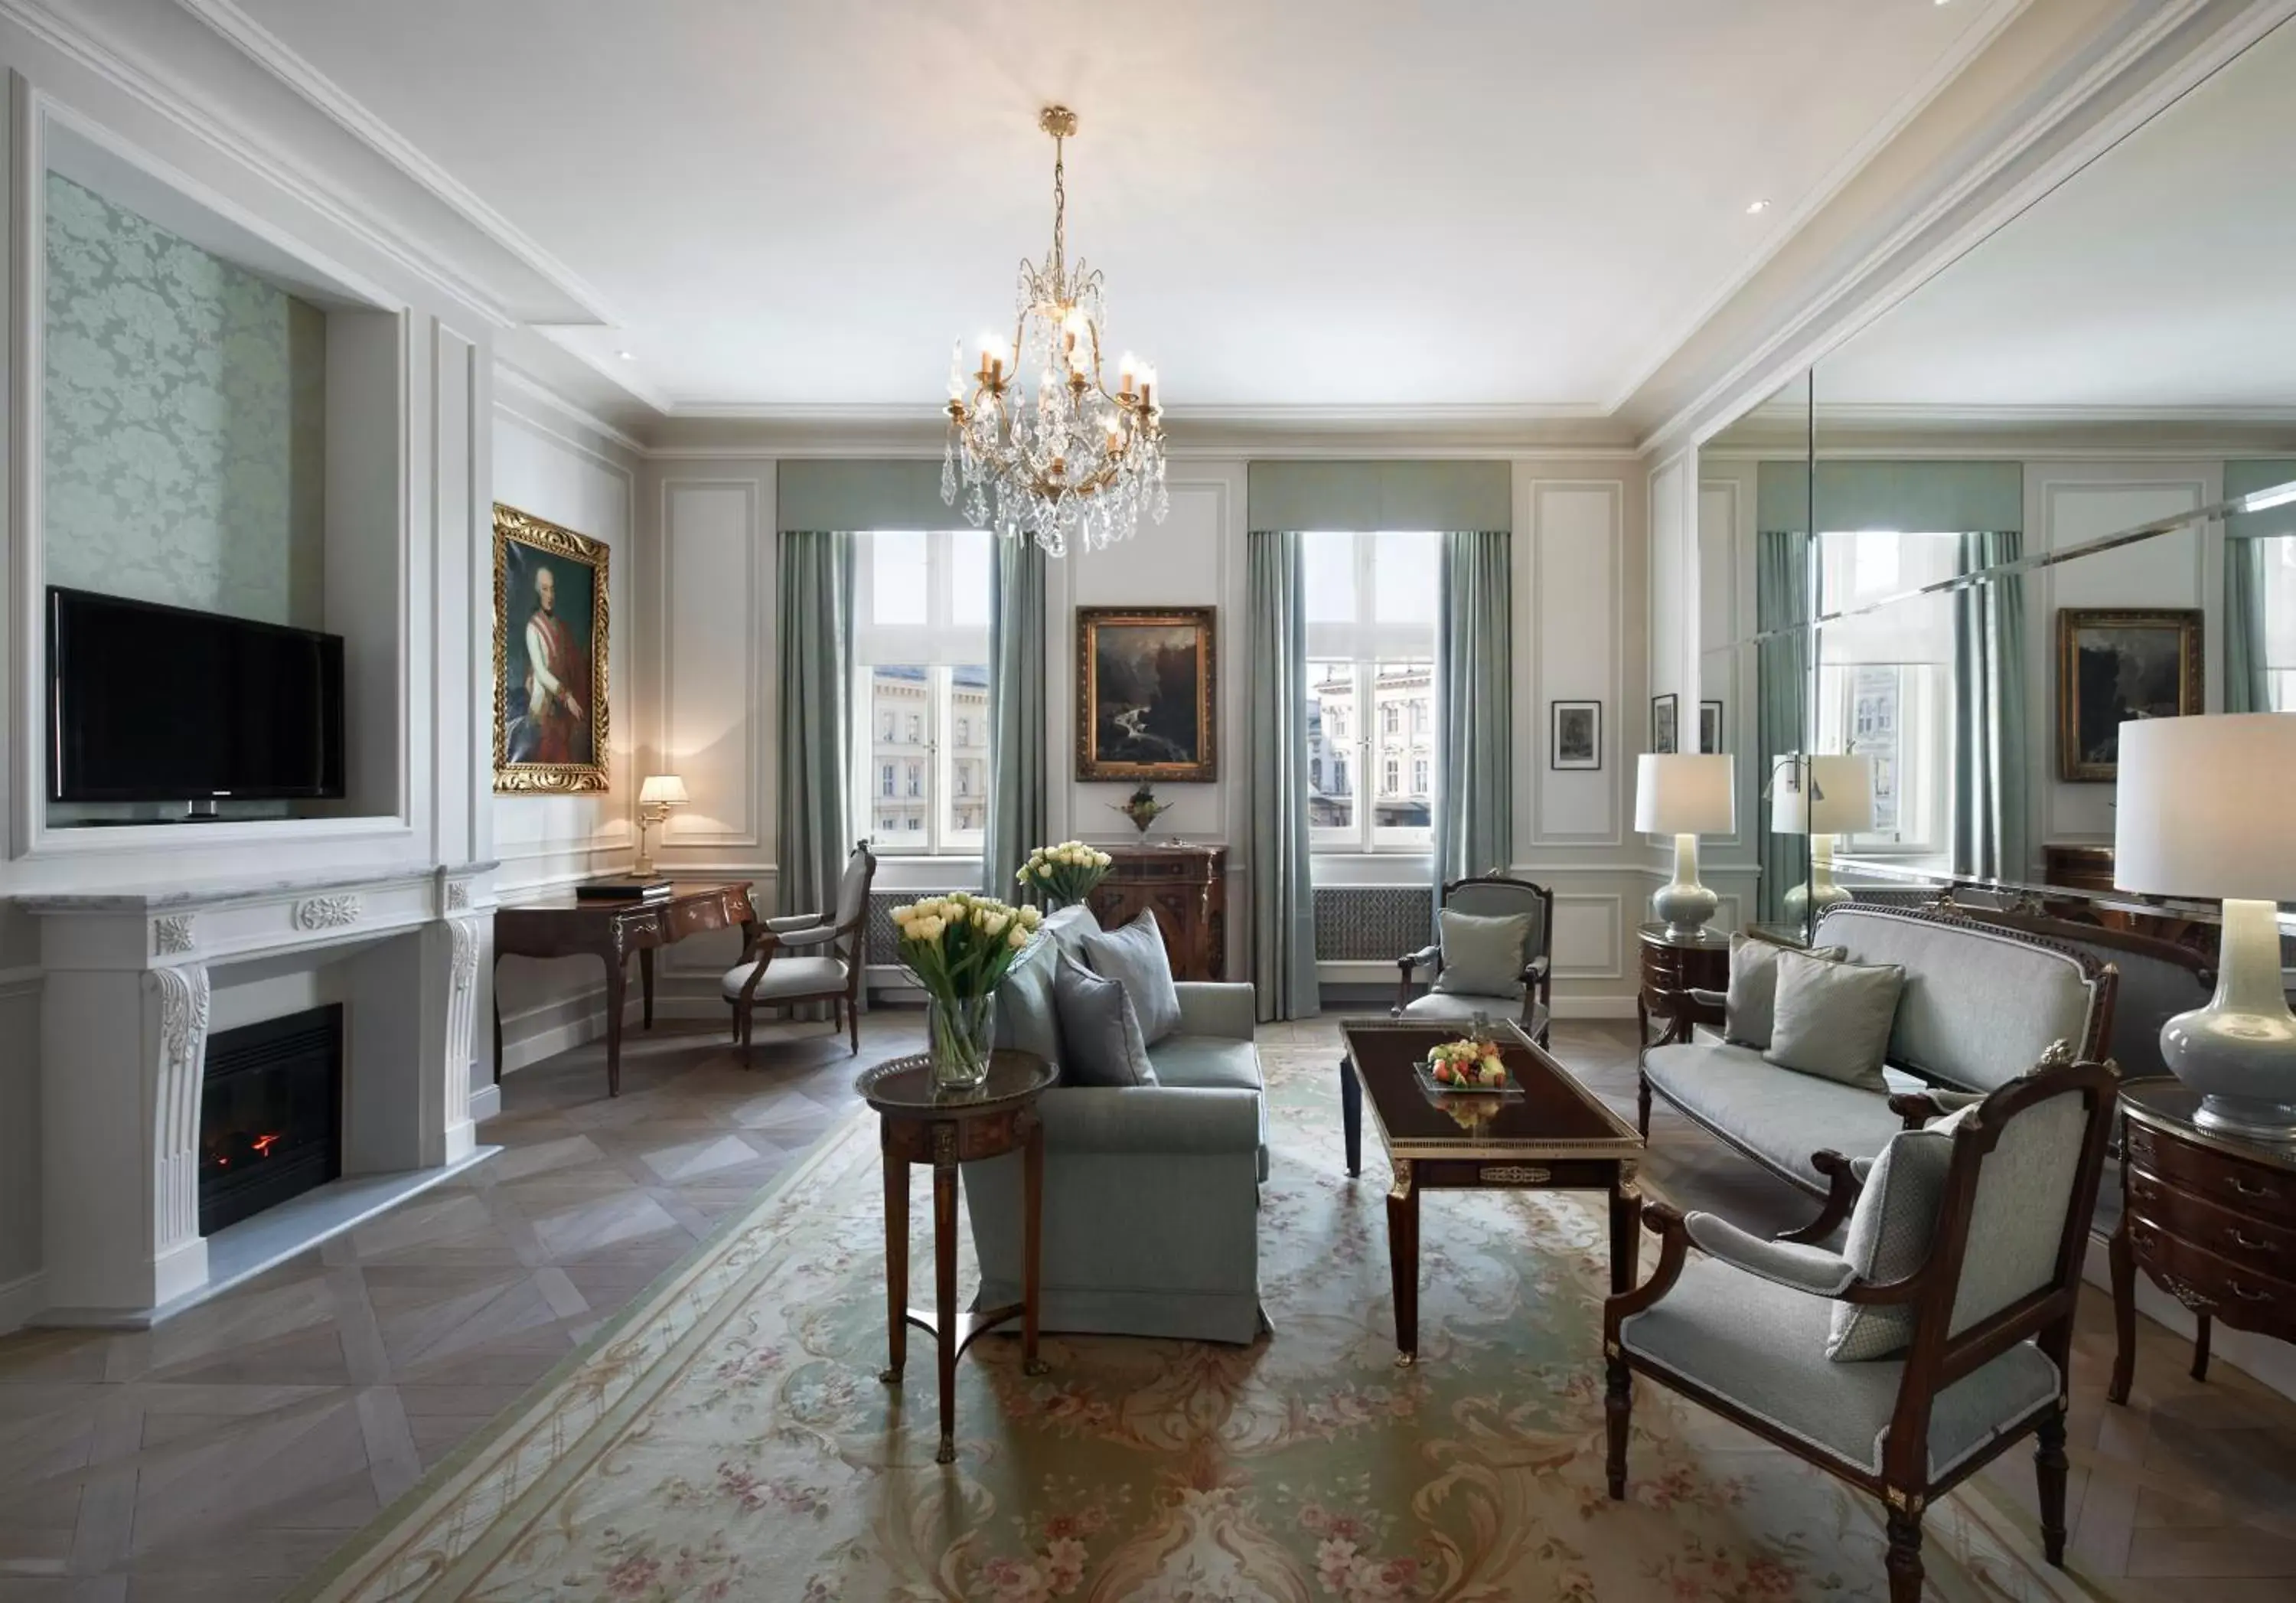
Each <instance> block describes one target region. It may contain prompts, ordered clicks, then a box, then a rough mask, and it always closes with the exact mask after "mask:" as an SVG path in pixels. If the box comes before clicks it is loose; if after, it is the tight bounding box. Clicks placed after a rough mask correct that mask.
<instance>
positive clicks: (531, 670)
mask: <svg viewBox="0 0 2296 1603" xmlns="http://www.w3.org/2000/svg"><path fill="white" fill-rule="evenodd" d="M608 555H610V553H609V552H608V550H607V547H606V545H605V543H604V542H603V541H602V540H594V539H591V538H588V537H586V536H584V535H579V534H577V533H575V532H574V531H573V530H570V529H562V528H560V527H559V526H558V525H557V524H555V523H552V522H545V521H544V520H543V519H541V518H537V517H535V516H534V515H532V514H529V513H523V512H521V511H519V510H518V508H516V507H514V506H502V505H501V504H499V503H497V504H496V506H495V789H496V792H498V793H504V794H519V793H529V792H554V793H564V792H572V791H603V790H604V789H605V788H606V750H607V748H606V735H607V728H608V722H609V719H608V705H607V697H606V665H607V623H608V619H607V614H606V561H607V557H608Z"/></svg>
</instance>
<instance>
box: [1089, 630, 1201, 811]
mask: <svg viewBox="0 0 2296 1603" xmlns="http://www.w3.org/2000/svg"><path fill="white" fill-rule="evenodd" d="M1217 613H1218V608H1216V607H1208V606H1194V607H1096V606H1087V607H1078V608H1077V612H1076V629H1077V640H1076V652H1077V697H1076V703H1077V705H1076V719H1077V751H1076V777H1078V779H1080V780H1095V779H1105V780H1115V781H1119V782H1140V781H1150V782H1156V781H1169V782H1173V783H1177V784H1184V785H1185V784H1192V783H1193V784H1202V783H1208V782H1210V781H1211V780H1215V779H1217V778H1218V777H1219V739H1218V689H1219V678H1218V657H1217V651H1218V646H1217V637H1218V629H1217V628H1216V618H1217Z"/></svg>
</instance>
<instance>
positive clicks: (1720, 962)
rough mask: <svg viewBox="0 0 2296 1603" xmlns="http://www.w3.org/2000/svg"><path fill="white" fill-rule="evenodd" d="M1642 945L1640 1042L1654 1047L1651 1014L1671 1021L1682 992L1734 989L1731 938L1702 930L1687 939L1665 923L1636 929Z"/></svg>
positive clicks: (1637, 992) (1638, 1009)
mask: <svg viewBox="0 0 2296 1603" xmlns="http://www.w3.org/2000/svg"><path fill="white" fill-rule="evenodd" d="M1635 937H1636V940H1637V941H1639V942H1640V943H1641V945H1642V951H1643V974H1642V983H1641V984H1640V985H1639V986H1637V987H1636V990H1635V1020H1636V1034H1635V1040H1636V1042H1637V1043H1638V1044H1640V1045H1642V1046H1645V1047H1647V1046H1649V1045H1650V1044H1651V1038H1650V1022H1651V1015H1652V1014H1656V1015H1659V1016H1661V1018H1665V1019H1671V1018H1673V1017H1674V1015H1675V1005H1674V997H1675V994H1676V993H1677V992H1678V991H1688V990H1692V989H1693V988H1694V989H1696V990H1700V991H1727V990H1729V989H1730V936H1729V934H1728V933H1727V932H1726V931H1723V930H1718V929H1713V928H1710V927H1704V928H1701V929H1700V930H1699V932H1698V933H1696V934H1695V935H1693V936H1691V937H1690V938H1688V939H1687V940H1683V939H1678V938H1677V937H1675V936H1672V935H1669V934H1668V933H1666V925H1662V924H1645V925H1637V926H1636V930H1635Z"/></svg>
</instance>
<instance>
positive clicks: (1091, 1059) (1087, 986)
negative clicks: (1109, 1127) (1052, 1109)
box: [1053, 956, 1156, 1086]
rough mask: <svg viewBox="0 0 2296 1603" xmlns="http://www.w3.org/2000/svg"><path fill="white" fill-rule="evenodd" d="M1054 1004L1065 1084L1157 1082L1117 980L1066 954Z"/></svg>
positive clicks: (1057, 972) (1055, 984)
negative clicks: (1105, 977)
mask: <svg viewBox="0 0 2296 1603" xmlns="http://www.w3.org/2000/svg"><path fill="white" fill-rule="evenodd" d="M1053 1007H1054V1011H1056V1012H1057V1013H1058V1014H1059V1015H1060V1020H1061V1048H1062V1055H1061V1083H1062V1084H1063V1085H1119V1086H1128V1085H1154V1084H1155V1083H1156V1071H1155V1070H1154V1069H1152V1068H1151V1067H1150V1066H1149V1065H1148V1043H1147V1042H1145V1041H1144V1040H1141V1038H1140V1021H1139V1019H1138V1018H1136V1016H1134V1015H1133V1012H1132V999H1131V998H1130V997H1128V996H1127V995H1125V994H1124V987H1123V986H1122V985H1121V984H1119V982H1116V981H1114V980H1110V979H1104V978H1103V977H1102V976H1101V975H1099V974H1095V973H1093V972H1092V970H1090V969H1088V968H1087V967H1086V966H1084V965H1083V964H1081V963H1079V962H1078V961H1077V960H1076V959H1075V958H1070V957H1067V956H1062V958H1061V960H1060V966H1059V968H1058V969H1057V970H1055V971H1054V974H1053Z"/></svg>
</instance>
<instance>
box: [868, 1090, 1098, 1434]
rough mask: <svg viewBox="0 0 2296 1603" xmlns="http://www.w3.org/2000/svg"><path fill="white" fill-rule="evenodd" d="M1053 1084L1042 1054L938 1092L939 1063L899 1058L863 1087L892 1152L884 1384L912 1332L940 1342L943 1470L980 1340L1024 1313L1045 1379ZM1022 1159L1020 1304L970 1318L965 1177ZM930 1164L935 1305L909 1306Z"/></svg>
mask: <svg viewBox="0 0 2296 1603" xmlns="http://www.w3.org/2000/svg"><path fill="white" fill-rule="evenodd" d="M1053 1081H1054V1069H1053V1066H1052V1065H1050V1064H1048V1063H1046V1061H1045V1060H1044V1059H1043V1058H1041V1057H1039V1056H1037V1055H1036V1054H1035V1053H1033V1052H1015V1051H998V1052H996V1053H995V1054H994V1055H992V1056H991V1057H990V1059H989V1065H988V1080H987V1081H984V1082H983V1083H982V1084H981V1085H980V1086H979V1087H978V1088H977V1089H973V1090H970V1091H958V1092H936V1091H935V1090H934V1089H933V1081H932V1064H931V1061H930V1060H929V1059H927V1058H925V1057H922V1056H914V1057H897V1058H894V1059H893V1060H892V1061H891V1062H890V1063H881V1064H879V1065H876V1066H875V1067H874V1068H871V1069H865V1070H863V1071H862V1073H861V1076H860V1078H859V1079H858V1080H857V1081H855V1082H854V1089H856V1090H857V1091H859V1092H860V1094H861V1097H862V1100H864V1101H865V1102H866V1103H868V1105H869V1106H871V1107H873V1108H875V1109H876V1110H877V1129H878V1138H879V1145H880V1146H881V1148H882V1150H883V1152H884V1155H885V1315H886V1343H887V1346H888V1348H889V1349H890V1353H889V1357H890V1361H889V1362H888V1363H887V1365H886V1367H885V1369H884V1372H883V1373H882V1374H881V1375H880V1376H879V1377H878V1378H879V1379H881V1380H882V1381H884V1382H885V1383H886V1384H887V1385H899V1384H900V1381H901V1370H902V1368H903V1366H904V1365H905V1364H906V1362H907V1360H908V1336H909V1332H908V1328H909V1327H910V1326H911V1325H914V1326H915V1327H916V1328H918V1329H920V1330H922V1331H924V1332H925V1333H926V1334H927V1335H929V1336H931V1337H932V1338H933V1342H934V1345H935V1348H936V1351H937V1356H938V1358H939V1371H940V1451H939V1452H938V1453H936V1454H935V1455H934V1459H935V1461H936V1462H938V1463H942V1464H951V1463H955V1461H956V1360H957V1357H958V1355H959V1354H960V1353H962V1352H964V1350H965V1348H967V1347H969V1346H971V1345H972V1338H973V1337H974V1336H979V1335H980V1333H981V1332H982V1331H984V1330H987V1329H989V1328H992V1327H994V1326H997V1325H1002V1324H1004V1323H1005V1321H1007V1320H1008V1319H1013V1318H1014V1317H1015V1316H1018V1317H1019V1319H1020V1320H1021V1364H1022V1367H1023V1368H1024V1369H1025V1370H1026V1371H1027V1372H1028V1373H1029V1374H1031V1375H1041V1374H1042V1373H1044V1366H1043V1365H1042V1364H1040V1363H1039V1362H1037V1259H1038V1257H1039V1255H1040V1254H1039V1251H1038V1248H1039V1245H1040V1243H1041V1240H1042V1237H1043V1233H1044V1190H1045V1130H1044V1126H1043V1125H1042V1124H1041V1123H1039V1122H1037V1109H1036V1103H1037V1097H1039V1096H1040V1095H1042V1094H1043V1093H1044V1091H1045V1089H1046V1088H1047V1087H1049V1086H1050V1085H1051V1084H1052V1083H1053ZM1014 1150H1018V1151H1019V1152H1020V1153H1021V1164H1022V1168H1021V1176H1022V1179H1021V1198H1022V1201H1021V1220H1022V1224H1021V1233H1022V1234H1021V1301H1020V1302H1018V1303H1010V1304H1007V1305H1006V1306H1005V1307H1003V1308H984V1309H980V1310H979V1311H975V1312H973V1313H971V1314H968V1315H966V1316H965V1317H964V1320H963V1323H962V1328H960V1325H959V1320H958V1317H957V1311H956V1171H957V1166H958V1165H959V1164H961V1163H972V1161H974V1160H975V1159H978V1158H994V1157H1002V1156H1003V1155H1005V1154H1006V1153H1008V1152H1013V1151H1014ZM912 1163H930V1164H931V1165H932V1171H933V1282H934V1286H933V1289H934V1297H933V1308H932V1311H931V1312H928V1311H925V1310H924V1309H922V1308H912V1307H910V1306H909V1305H908V1302H909V1165H910V1164H912Z"/></svg>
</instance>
